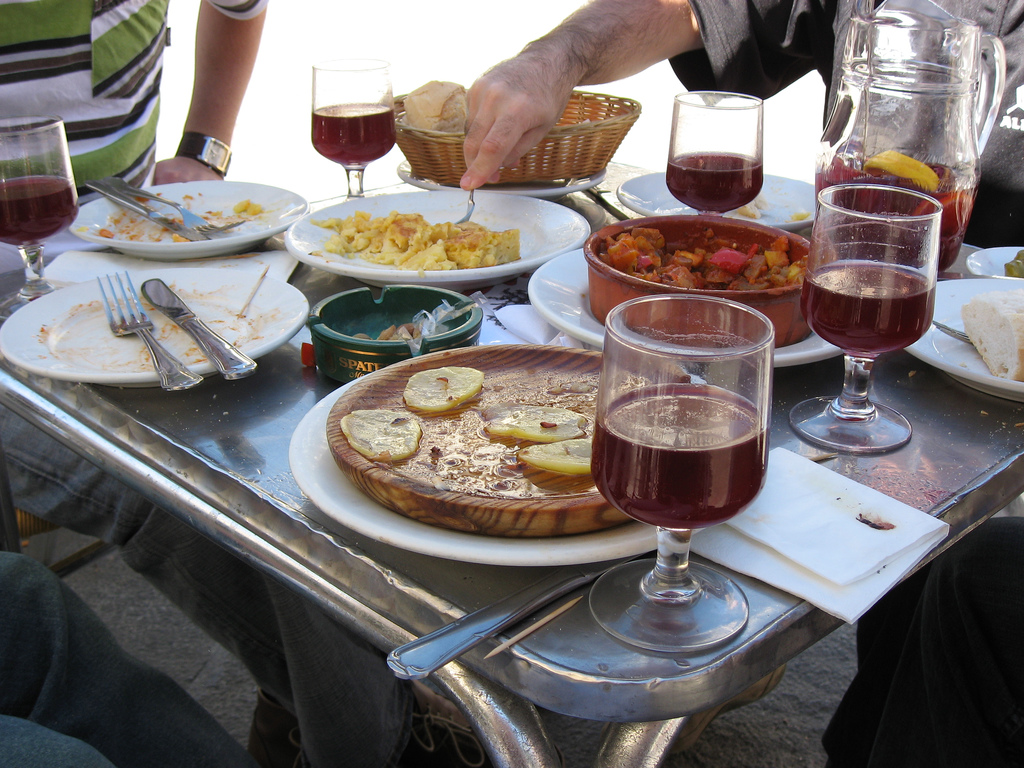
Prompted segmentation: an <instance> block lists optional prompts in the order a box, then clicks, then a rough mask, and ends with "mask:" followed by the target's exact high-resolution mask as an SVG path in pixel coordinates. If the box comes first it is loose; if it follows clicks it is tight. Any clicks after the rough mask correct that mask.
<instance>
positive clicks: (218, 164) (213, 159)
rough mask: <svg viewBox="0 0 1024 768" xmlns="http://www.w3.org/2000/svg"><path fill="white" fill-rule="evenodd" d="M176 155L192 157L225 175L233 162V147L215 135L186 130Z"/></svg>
mask: <svg viewBox="0 0 1024 768" xmlns="http://www.w3.org/2000/svg"><path fill="white" fill-rule="evenodd" d="M175 156H176V157H191V158H192V159H193V160H198V161H199V162H200V163H202V164H203V165H205V166H207V167H208V168H211V169H213V170H214V171H216V172H217V173H219V174H220V175H221V176H224V175H225V174H226V173H227V172H228V166H229V165H230V164H231V147H229V146H228V145H227V144H225V143H224V142H223V141H221V140H220V139H216V138H214V137H213V136H206V135H205V134H202V133H196V132H195V131H186V132H185V133H184V134H182V136H181V143H180V144H178V151H177V152H175Z"/></svg>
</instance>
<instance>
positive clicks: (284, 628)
mask: <svg viewBox="0 0 1024 768" xmlns="http://www.w3.org/2000/svg"><path fill="white" fill-rule="evenodd" d="M0 435H2V440H3V446H4V451H5V452H6V454H7V459H8V472H9V474H10V478H11V486H12V491H13V493H14V500H15V503H16V504H17V505H18V506H19V507H20V508H21V509H24V510H25V511H27V512H31V513H32V514H34V515H37V516H39V517H41V518H43V519H45V520H49V521H51V522H55V523H57V524H59V525H61V526H63V527H66V528H69V529H71V530H75V531H78V532H80V533H86V534H89V535H93V536H98V537H100V538H103V539H104V540H106V541H109V542H112V543H114V544H117V545H119V546H120V547H121V554H122V556H123V558H124V560H125V562H126V563H127V564H128V565H129V566H130V567H131V568H132V569H133V570H135V571H137V572H138V573H140V574H141V575H142V576H143V577H144V578H146V579H147V580H148V581H149V582H150V583H152V584H153V585H154V586H156V587H157V589H159V590H160V591H161V592H162V593H163V594H164V595H165V596H167V597H168V598H169V599H170V600H171V601H172V602H174V603H175V604H176V605H177V606H178V607H179V608H180V609H181V610H182V611H183V612H184V613H185V615H186V616H188V617H189V618H190V619H191V620H192V621H193V622H195V623H196V624H197V625H198V626H199V627H201V628H202V629H203V630H204V631H205V632H206V633H207V634H209V635H210V636H211V637H212V638H213V639H214V640H216V641H217V642H219V643H220V644H221V645H223V646H224V647H225V648H227V649H228V650H229V651H230V652H232V653H233V654H234V655H235V656H237V657H238V658H239V659H240V660H241V661H242V663H244V664H245V666H246V668H247V669H248V670H249V672H250V673H251V674H252V675H253V677H254V678H255V680H256V682H257V684H258V685H259V686H260V687H261V688H263V689H264V690H265V691H267V692H268V693H269V694H271V695H272V696H273V697H274V698H275V699H277V700H278V701H280V702H281V703H282V704H283V705H284V706H285V707H286V708H287V709H289V710H291V711H292V712H294V713H295V715H296V716H297V717H298V720H299V729H300V732H301V740H302V751H303V755H304V757H305V758H306V760H307V761H308V762H310V763H311V764H312V765H313V766H316V767H318V768H319V767H320V766H325V767H326V766H330V768H335V766H337V767H338V768H385V767H387V768H390V767H391V766H394V765H396V764H397V761H398V758H399V757H400V756H401V753H402V751H403V749H404V748H405V745H406V743H407V741H408V739H409V733H410V729H411V720H412V707H413V696H412V690H411V687H410V686H409V684H408V683H406V682H404V681H400V680H398V679H397V678H395V676H394V674H392V672H391V670H390V669H389V668H388V667H387V664H386V663H385V660H384V656H385V654H384V653H383V652H381V651H380V650H379V649H377V648H376V647H374V646H372V645H371V644H369V643H367V642H365V641H363V640H361V639H360V638H359V637H357V636H355V635H353V634H352V633H351V632H349V631H348V630H346V629H345V628H344V627H342V626H341V625H340V624H338V623H337V622H336V621H334V619H332V618H331V617H330V616H329V615H328V614H327V613H325V612H324V611H323V610H321V609H320V608H319V607H317V606H316V605H315V604H313V603H312V602H311V601H309V600H307V599H306V598H304V597H302V596H301V595H299V594H297V593H295V592H293V591H292V590H291V589H289V588H287V587H285V586H283V585H282V584H280V583H279V582H277V581H276V580H274V579H273V578H271V577H269V576H265V575H264V574H262V573H261V572H260V571H257V570H256V569H255V568H253V567H252V566H250V565H248V564H246V563H245V562H243V561H242V560H240V559H239V558H237V557H235V556H233V555H232V554H231V553H229V552H227V551H226V550H225V549H223V548H222V547H220V546H219V545H217V544H215V543H213V542H212V541H210V540H209V539H206V538H205V537H203V536H201V535H200V534H198V533H196V532H195V531H194V530H193V529H191V528H190V527H189V526H187V525H186V524H184V523H182V522H180V521H179V520H178V519H177V518H175V517H174V516H173V515H171V514H170V513H168V512H166V511H164V510H162V509H160V508H159V507H157V506H155V505H154V504H152V503H151V502H149V501H148V500H147V499H145V498H143V497H142V496H140V495H139V494H137V493H135V492H133V491H131V490H130V489H128V488H126V487H125V486H124V485H123V484H121V483H119V482H117V481H116V480H114V479H113V478H111V477H110V476H109V475H106V474H104V473H103V472H101V471H100V470H99V469H97V468H96V467H95V466H94V465H92V464H91V463H90V462H88V461H86V460H85V459H82V458H80V457H79V456H78V455H77V454H75V453H74V452H72V451H70V450H68V449H67V448H65V447H63V446H62V445H60V444H58V443H56V442H55V441H53V440H51V439H50V438H48V437H47V436H46V435H44V434H43V433H42V432H40V431H38V430H36V429H35V428H33V427H31V426H30V425H28V424H27V423H26V422H25V421H24V420H23V419H20V418H18V417H16V416H14V415H13V414H11V413H10V412H9V411H8V410H6V409H2V408H0ZM140 764H141V763H140Z"/></svg>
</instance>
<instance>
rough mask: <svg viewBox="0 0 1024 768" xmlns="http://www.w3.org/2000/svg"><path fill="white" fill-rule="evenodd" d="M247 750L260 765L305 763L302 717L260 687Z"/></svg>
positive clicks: (284, 767) (277, 767) (281, 767)
mask: <svg viewBox="0 0 1024 768" xmlns="http://www.w3.org/2000/svg"><path fill="white" fill-rule="evenodd" d="M246 751H247V752H248V753H249V754H250V755H252V757H253V759H254V760H255V761H256V762H257V764H259V766H260V768H299V766H301V765H302V756H301V753H302V747H301V742H300V741H299V721H298V720H296V719H295V715H293V714H292V713H291V712H289V711H288V710H287V709H285V708H284V707H282V706H281V705H280V704H279V703H278V702H277V701H275V700H274V699H273V697H271V696H270V695H268V694H266V693H264V692H263V691H262V690H259V689H257V691H256V711H255V712H253V715H252V725H250V726H249V743H248V744H247V745H246Z"/></svg>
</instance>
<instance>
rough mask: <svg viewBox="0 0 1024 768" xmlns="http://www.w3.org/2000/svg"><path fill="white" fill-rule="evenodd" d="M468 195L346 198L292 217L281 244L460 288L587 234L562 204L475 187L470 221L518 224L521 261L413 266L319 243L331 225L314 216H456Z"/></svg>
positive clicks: (531, 266)
mask: <svg viewBox="0 0 1024 768" xmlns="http://www.w3.org/2000/svg"><path fill="white" fill-rule="evenodd" d="M466 197H467V193H465V192H463V191H461V190H459V191H454V190H443V191H432V192H401V193H398V194H393V195H376V196H373V197H364V198H361V199H359V200H347V201H345V202H343V203H339V204H338V205H332V206H330V207H328V208H323V209H321V210H319V211H316V212H315V213H311V214H309V215H308V216H306V217H305V218H304V219H302V221H299V222H298V223H296V224H295V225H294V226H292V228H291V229H289V230H288V234H287V236H286V237H285V244H286V245H287V246H288V250H289V251H291V253H292V255H294V256H295V258H297V259H298V260H299V261H303V262H305V263H306V264H309V265H311V266H314V267H319V268H320V269H324V270H327V271H328V272H336V273H338V274H340V275H347V276H348V277H354V278H355V279H357V280H361V281H363V282H364V283H369V284H370V285H378V286H379V285H394V284H401V285H432V286H437V287H440V288H448V289H450V290H453V291H461V290H464V289H471V288H481V287H484V286H490V285H496V284H497V283H500V282H502V281H503V280H507V279H509V278H511V277H515V276H517V275H521V274H525V273H527V272H532V271H533V270H535V269H536V268H537V267H539V266H540V265H541V264H543V263H544V262H546V261H548V260H550V259H552V258H554V257H555V256H557V255H559V254H560V253H565V251H569V250H572V249H573V248H579V247H580V246H582V245H583V242H584V241H585V240H586V239H587V236H588V235H589V234H590V224H589V223H588V222H587V220H586V219H585V218H584V217H583V216H582V215H580V214H579V213H576V212H575V211H572V210H570V209H568V208H566V207H565V206H563V205H558V204H557V203H552V202H550V201H548V200H536V199H534V198H532V197H523V196H515V195H504V194H501V193H500V192H480V191H478V192H477V193H476V209H475V210H474V211H473V221H475V222H477V223H478V224H482V225H483V226H485V227H488V228H489V229H493V230H505V229H519V255H520V259H519V261H514V262H512V263H510V264H499V265H498V266H495V267H480V268H478V269H452V270H447V271H436V272H414V271H412V270H408V269H395V268H394V267H389V266H387V265H383V264H374V263H372V262H369V261H365V260H363V259H360V258H348V257H346V256H342V255H339V254H336V253H328V252H327V251H325V250H324V249H323V247H324V244H325V243H326V242H327V240H328V238H330V236H331V235H333V234H334V231H333V230H330V229H324V228H323V227H318V226H317V225H316V224H314V223H313V221H314V220H315V221H322V220H324V219H330V218H341V219H344V218H347V217H349V216H353V215H354V214H355V213H356V211H366V212H368V213H369V214H370V215H371V216H373V217H378V216H387V215H388V214H389V213H391V212H392V211H398V212H399V213H419V214H422V215H423V217H424V218H425V219H426V220H427V221H429V222H430V223H431V224H437V223H441V222H444V221H456V220H458V219H460V218H462V216H463V215H464V214H465V213H466Z"/></svg>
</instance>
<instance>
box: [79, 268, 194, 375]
mask: <svg viewBox="0 0 1024 768" xmlns="http://www.w3.org/2000/svg"><path fill="white" fill-rule="evenodd" d="M115 278H116V280H117V288H116V289H115V288H114V279H115ZM106 279H107V287H108V288H109V289H110V296H109V297H108V296H107V291H106V290H105V289H104V288H103V278H100V277H97V278H96V282H98V283H99V284H100V293H101V294H102V295H103V310H104V311H105V312H106V313H107V323H109V325H110V330H111V331H112V332H113V334H114V335H115V336H127V335H129V334H132V333H134V334H136V335H137V336H138V337H139V338H141V339H142V341H143V342H144V343H145V345H146V348H147V349H148V350H149V355H150V357H151V358H152V359H153V365H154V366H156V372H157V375H159V376H160V386H161V387H162V388H163V389H168V390H178V389H188V388H189V387H194V386H195V385H196V384H198V383H199V382H201V381H202V380H203V377H202V376H199V375H197V374H195V373H192V371H190V370H188V369H187V368H186V367H185V366H184V365H182V364H181V361H180V360H178V358H176V357H174V355H172V354H171V353H170V352H168V351H167V350H166V349H164V348H163V347H162V346H161V345H160V343H159V342H158V341H157V340H156V339H155V338H153V334H152V330H153V328H154V326H153V321H152V320H150V319H149V316H148V315H147V314H146V312H145V310H144V309H143V308H142V302H140V301H139V295H138V294H137V293H136V292H135V286H134V285H132V281H131V278H130V277H129V276H128V273H127V272H125V273H124V280H123V281H122V280H121V276H120V275H118V274H115V275H114V276H113V278H112V277H111V276H110V275H107V276H106ZM126 285H127V288H126V287H125V286H126ZM115 312H116V313H117V318H116V319H115V317H114V313H115Z"/></svg>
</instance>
